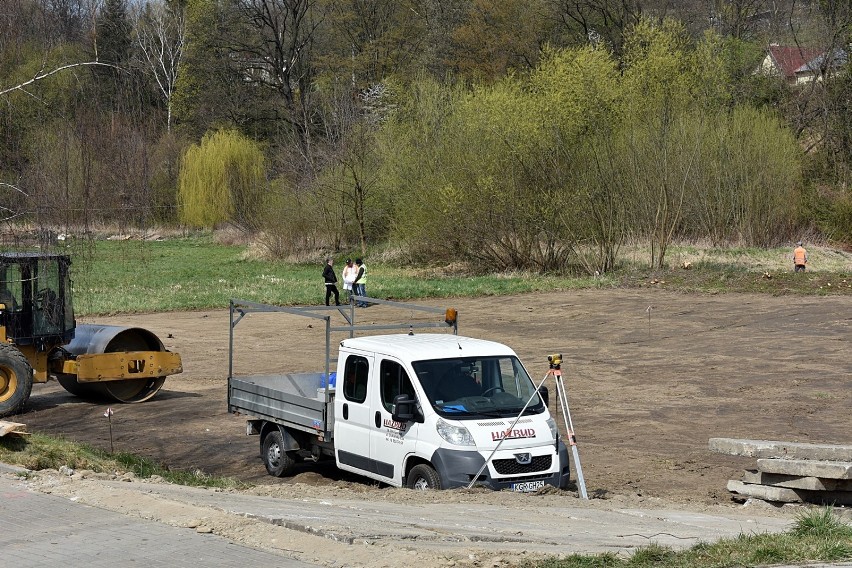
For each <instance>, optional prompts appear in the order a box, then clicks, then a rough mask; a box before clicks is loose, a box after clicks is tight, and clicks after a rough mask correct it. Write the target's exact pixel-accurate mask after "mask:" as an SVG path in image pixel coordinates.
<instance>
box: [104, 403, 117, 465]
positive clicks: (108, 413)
mask: <svg viewBox="0 0 852 568" xmlns="http://www.w3.org/2000/svg"><path fill="white" fill-rule="evenodd" d="M104 416H106V418H107V420H108V421H109V453H111V454H114V453H115V448H114V447H113V445H112V408H111V407H109V406H108V407H107V409H106V412H104Z"/></svg>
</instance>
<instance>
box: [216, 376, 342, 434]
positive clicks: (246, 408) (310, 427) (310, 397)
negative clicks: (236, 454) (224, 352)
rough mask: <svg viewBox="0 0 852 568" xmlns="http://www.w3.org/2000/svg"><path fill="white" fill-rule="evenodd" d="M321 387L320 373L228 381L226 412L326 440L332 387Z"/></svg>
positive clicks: (330, 420)
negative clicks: (255, 418) (323, 437)
mask: <svg viewBox="0 0 852 568" xmlns="http://www.w3.org/2000/svg"><path fill="white" fill-rule="evenodd" d="M325 383H326V381H325V374H324V373H291V374H286V375H250V376H243V377H232V378H231V381H230V395H229V397H228V411H229V412H239V413H241V414H250V415H252V416H254V417H257V418H262V419H264V420H269V421H271V422H275V423H277V424H283V425H286V426H290V427H292V428H296V429H298V430H302V431H304V432H310V433H312V434H323V435H324V436H325V437H326V438H329V437H330V436H331V430H333V425H334V387H331V388H329V389H326V385H325Z"/></svg>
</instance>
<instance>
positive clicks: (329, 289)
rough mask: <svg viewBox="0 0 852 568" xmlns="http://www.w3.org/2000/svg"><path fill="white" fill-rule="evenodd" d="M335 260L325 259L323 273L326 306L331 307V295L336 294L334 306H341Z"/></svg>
mask: <svg viewBox="0 0 852 568" xmlns="http://www.w3.org/2000/svg"><path fill="white" fill-rule="evenodd" d="M333 265H334V259H332V258H331V257H329V258H327V259H325V268H324V269H323V271H322V277H323V280H325V305H326V306H327V305H329V300H330V299H331V295H332V294H334V305H335V306H339V305H340V292H339V291H338V289H337V274H335V273H334V268H333Z"/></svg>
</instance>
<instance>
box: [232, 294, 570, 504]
mask: <svg viewBox="0 0 852 568" xmlns="http://www.w3.org/2000/svg"><path fill="white" fill-rule="evenodd" d="M365 300H366V301H368V302H370V303H371V304H386V305H391V306H397V307H400V306H401V307H403V308H404V309H407V310H411V309H415V310H421V311H429V312H436V313H440V314H442V315H444V316H445V317H444V321H442V322H439V323H437V322H429V323H423V322H421V323H410V322H409V323H394V324H384V325H381V324H380V325H376V324H367V325H356V324H355V317H356V311H355V310H356V308H354V307H349V306H346V307H340V308H337V307H334V306H332V307H330V308H328V307H325V306H310V307H280V306H270V305H265V304H258V303H254V302H247V301H242V300H232V301H231V307H230V310H231V340H230V349H229V373H228V411H229V412H232V413H237V414H241V415H246V416H247V426H246V433H247V434H249V435H258V436H259V437H260V453H261V457H262V459H263V463H264V465H265V466H266V470H267V472H268V473H269V474H270V475H274V476H279V477H283V476H287V475H289V474H291V473H292V471H293V468H294V466H295V464H296V463H297V462H298V461H304V460H314V461H318V460H320V459H332V458H333V459H334V460H335V461H336V464H337V467H339V468H340V469H342V470H345V471H349V472H353V473H356V474H360V475H363V476H365V477H368V478H371V479H375V480H377V481H380V482H383V483H387V484H389V485H392V486H397V487H409V488H412V489H449V488H454V487H467V486H470V485H482V486H487V487H490V488H492V489H508V490H513V491H523V492H530V491H536V490H538V489H541V488H542V487H544V486H545V485H550V486H554V487H558V488H564V487H565V486H566V484H567V483H568V480H569V475H570V467H569V458H568V451H567V449H566V446H565V444H564V443H563V442H562V440H561V439H560V436H559V434H558V430H557V427H556V423H555V421H554V420H553V418H552V417H551V415H550V413H549V411H548V408H547V403H546V398H547V391H546V389H544V388H542V389H541V392H536V390H535V385H534V384H533V381H532V380H531V378H530V376H529V375H528V373H527V371H526V370H525V369H524V367H523V365H522V364H521V362H520V360H519V359H518V357H517V355H516V354H515V352H514V351H512V349H510V348H509V347H507V346H505V345H502V344H500V343H496V342H493V341H485V340H481V339H474V338H470V337H462V336H459V335H456V333H457V314H456V313H455V310H452V309H450V310H443V309H439V308H432V307H425V306H413V305H411V304H401V303H397V302H391V301H387V300H378V299H374V298H369V299H365ZM361 309H363V308H358V310H359V311H360V310H361ZM252 312H286V313H291V314H297V315H301V316H306V317H311V318H316V319H320V320H324V321H325V328H326V329H325V336H326V346H325V351H326V353H325V355H326V357H325V372H311V373H290V374H271V375H249V376H234V372H233V368H234V328H235V327H236V325H237V323H239V322H240V320H241V319H242V318H243V317H244V316H246V315H248V314H250V313H252ZM340 316H342V317H343V318H344V320H345V322H346V323H345V324H344V325H342V326H336V325H333V324H332V318H333V317H340ZM423 327H432V328H436V327H443V328H444V329H445V333H419V332H418V333H415V331H414V330H415V329H418V330H419V329H420V328H423ZM388 329H393V330H401V329H407V330H408V333H395V334H387V335H369V336H361V337H355V333H356V332H361V331H370V332H373V333H375V332H376V331H379V330H388ZM447 329H451V330H452V332H453V333H446V330H447ZM333 332H344V333H345V334H347V335H348V337H346V338H344V339H343V340H341V341H340V342H339V344H338V349H337V353H336V358H333V357H332V353H331V345H332V342H331V335H332V333H333ZM335 362H336V364H337V367H336V372H332V370H331V367H332V365H333V364H334V363H335ZM327 379H328V380H327ZM495 450H496V451H495ZM483 466H484V467H483Z"/></svg>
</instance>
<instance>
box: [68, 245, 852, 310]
mask: <svg viewBox="0 0 852 568" xmlns="http://www.w3.org/2000/svg"><path fill="white" fill-rule="evenodd" d="M70 250H71V251H74V250H75V249H74V248H72V249H70ZM72 254H73V252H72ZM789 256H790V251H788V250H786V249H772V250H758V249H711V248H701V247H696V246H674V247H672V248H670V250H669V253H668V257H667V258H668V259H669V262H670V263H671V264H670V268H668V269H667V270H663V271H651V270H649V269H648V268H647V259H646V255H644V254H643V252H642V250H641V249H640V248H638V247H637V248H635V249H630V250H627V252H625V254H624V255H623V258H624V261H623V263H622V266H621V267H620V268H619V269H618V270H616V271H614V272H613V273H610V274H606V275H603V276H600V277H591V276H566V275H557V274H551V275H548V274H538V273H522V272H512V273H499V274H486V275H474V274H467V273H465V272H464V271H463V270H459V268H458V267H423V268H418V267H415V268H411V267H400V266H398V265H394V264H390V263H379V262H372V261H371V260H370V257H369V255H368V256H367V257H366V261H367V266H368V269H369V278H368V281H367V293H368V295H371V296H373V297H378V298H386V299H398V300H406V299H415V298H425V297H433V298H446V297H458V296H488V295H507V294H517V293H523V292H534V291H540V290H571V289H579V288H618V287H647V286H653V287H663V288H668V289H674V290H680V291H684V292H704V293H724V292H758V293H770V294H776V295H778V294H817V295H820V294H852V254H850V253H846V252H843V251H837V250H833V249H827V248H816V247H811V249H810V266H811V269H810V270H809V271H808V272H807V273H804V274H801V273H800V274H794V273H793V272H792V271H791V270H790V266H789V265H790V264H791V263H790V261H789V258H788V257H789ZM343 260H344V258H343V255H339V256H338V258H337V262H336V263H335V269H336V270H337V271H338V274H339V272H340V271H341V270H342V268H343ZM685 262H690V263H691V267H690V269H689V270H685V269H683V268H682V266H683V263H685ZM321 272H322V263H321V261H317V262H315V263H310V264H307V263H286V262H281V261H279V262H274V261H267V260H258V259H256V258H253V257H252V256H251V255H250V254H249V253H248V252H247V247H246V246H240V245H222V244H217V243H216V242H215V241H214V240H213V238H212V237H209V236H204V237H189V238H172V239H167V240H162V241H148V242H141V241H95V242H94V244H93V246H92V247H90V248H88V249H87V250H86V252H84V253H80V254H75V255H74V264H73V266H72V276H73V279H74V293H75V308H76V312H77V314H79V315H100V314H112V313H132V312H156V311H172V310H193V309H211V308H212V309H216V308H224V307H226V306H227V305H228V300H229V299H230V298H240V299H244V300H253V301H260V302H265V303H272V304H279V305H307V304H319V303H321V302H322V301H323V299H324V286H323V283H322V278H321V276H320V274H321Z"/></svg>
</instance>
